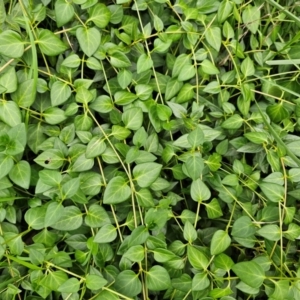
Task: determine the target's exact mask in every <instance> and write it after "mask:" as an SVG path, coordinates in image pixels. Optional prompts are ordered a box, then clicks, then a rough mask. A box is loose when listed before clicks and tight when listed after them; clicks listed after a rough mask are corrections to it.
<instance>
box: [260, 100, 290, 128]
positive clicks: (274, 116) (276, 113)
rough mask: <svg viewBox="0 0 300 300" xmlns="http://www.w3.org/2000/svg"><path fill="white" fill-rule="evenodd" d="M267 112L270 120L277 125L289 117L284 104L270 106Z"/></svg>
mask: <svg viewBox="0 0 300 300" xmlns="http://www.w3.org/2000/svg"><path fill="white" fill-rule="evenodd" d="M266 112H267V114H268V116H269V117H270V119H271V120H272V121H273V122H275V123H279V122H281V121H282V120H284V119H286V118H288V117H289V112H288V111H287V109H286V108H285V107H284V106H283V105H282V104H273V105H269V106H268V107H267V109H266Z"/></svg>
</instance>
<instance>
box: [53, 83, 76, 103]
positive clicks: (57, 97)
mask: <svg viewBox="0 0 300 300" xmlns="http://www.w3.org/2000/svg"><path fill="white" fill-rule="evenodd" d="M70 96H71V88H70V87H69V85H68V84H66V83H64V82H62V81H55V82H54V83H53V85H52V87H51V92H50V97H51V104H52V106H58V105H61V104H63V103H65V102H66V101H67V100H68V99H69V97H70Z"/></svg>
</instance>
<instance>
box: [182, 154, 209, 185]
mask: <svg viewBox="0 0 300 300" xmlns="http://www.w3.org/2000/svg"><path fill="white" fill-rule="evenodd" d="M184 168H185V169H184V172H185V174H187V175H188V176H189V177H190V178H192V179H193V180H197V179H198V178H200V176H201V174H202V172H203V169H204V162H203V159H202V157H200V156H198V155H196V154H194V155H192V156H191V157H189V158H188V159H187V161H186V162H185V163H184Z"/></svg>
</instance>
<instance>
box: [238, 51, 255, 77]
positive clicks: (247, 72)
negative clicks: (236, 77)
mask: <svg viewBox="0 0 300 300" xmlns="http://www.w3.org/2000/svg"><path fill="white" fill-rule="evenodd" d="M241 71H242V73H243V75H244V76H245V77H248V76H252V75H254V74H255V68H254V63H253V61H252V60H251V58H250V57H249V56H247V57H246V58H245V59H244V60H243V62H242V64H241Z"/></svg>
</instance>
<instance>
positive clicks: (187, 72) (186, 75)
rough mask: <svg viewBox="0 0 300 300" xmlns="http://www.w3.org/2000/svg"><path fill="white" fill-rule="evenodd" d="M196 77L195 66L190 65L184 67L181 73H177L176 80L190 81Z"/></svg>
mask: <svg viewBox="0 0 300 300" xmlns="http://www.w3.org/2000/svg"><path fill="white" fill-rule="evenodd" d="M195 75H196V69H195V66H194V65H192V64H187V65H184V66H183V68H182V69H181V72H180V73H179V75H178V77H177V80H178V81H186V80H190V79H191V78H193V77H194V76H195Z"/></svg>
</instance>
